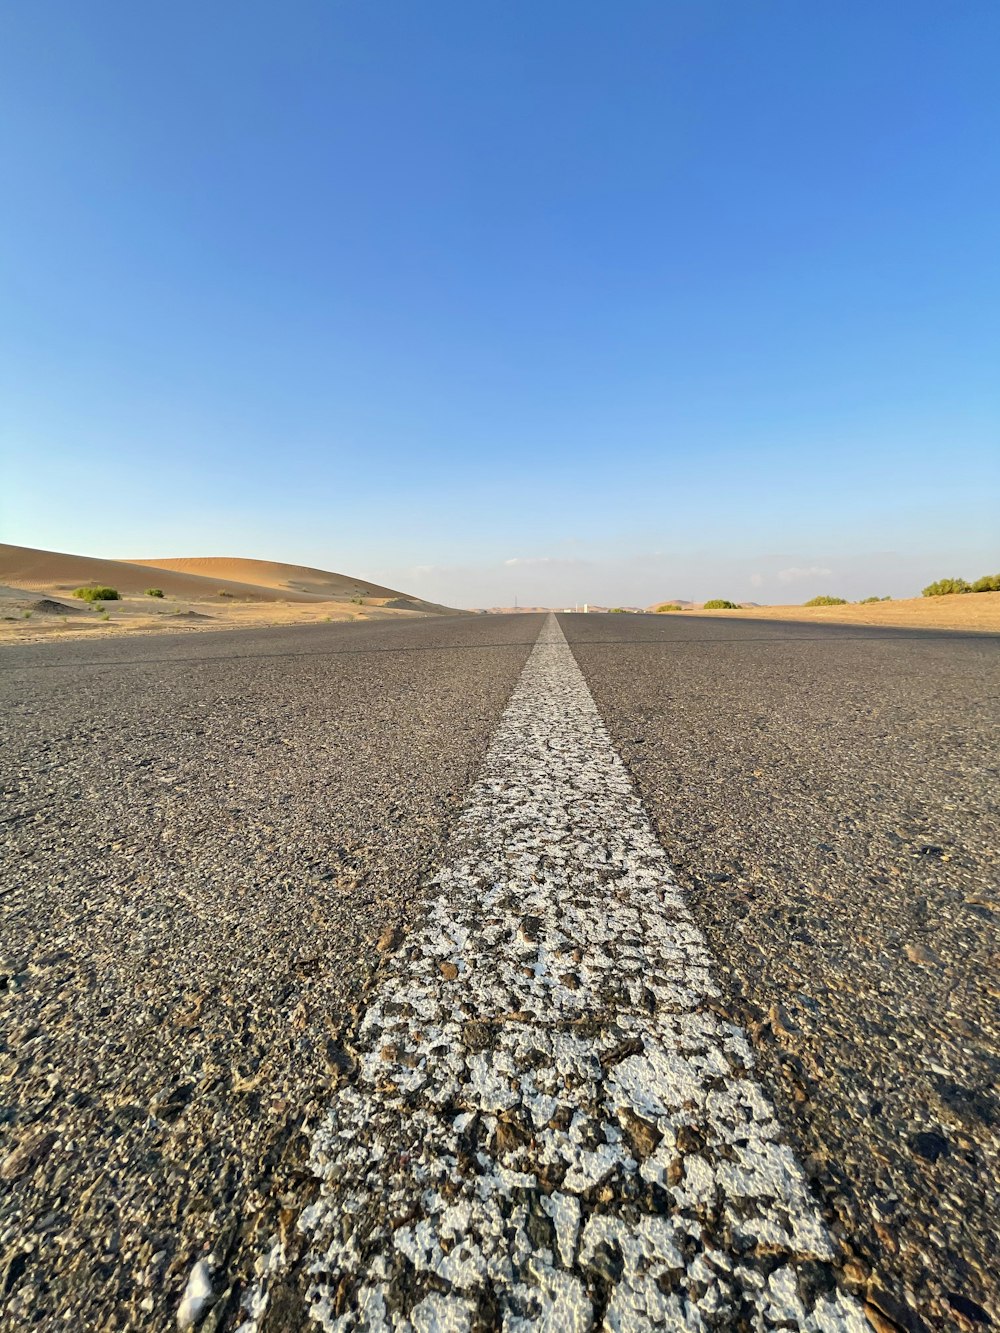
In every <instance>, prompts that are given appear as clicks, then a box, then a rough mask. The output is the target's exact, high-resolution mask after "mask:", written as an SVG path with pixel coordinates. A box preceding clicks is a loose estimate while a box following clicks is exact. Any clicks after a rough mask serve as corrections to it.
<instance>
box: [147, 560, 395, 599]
mask: <svg viewBox="0 0 1000 1333" xmlns="http://www.w3.org/2000/svg"><path fill="white" fill-rule="evenodd" d="M129 563H130V564H133V565H142V566H144V567H149V568H153V569H166V570H170V571H171V572H173V573H177V574H187V575H194V576H196V577H198V578H204V579H211V580H212V581H213V582H215V583H219V582H222V583H239V584H241V585H242V586H244V587H246V586H252V587H256V588H270V589H273V590H274V591H276V592H280V593H281V595H282V596H283V597H284V598H288V597H290V596H292V595H294V594H300V593H304V594H306V595H308V596H310V597H318V598H322V599H323V600H325V601H326V600H329V599H330V598H334V599H338V600H339V599H341V598H345V597H346V598H348V599H349V598H351V597H400V596H403V595H404V594H401V593H399V592H396V590H395V589H393V588H383V587H381V586H380V585H379V584H377V583H367V582H366V581H365V580H364V579H355V578H351V577H350V576H349V575H347V574H334V573H332V572H331V571H329V570H326V569H310V568H309V567H308V566H306V565H284V564H279V563H277V562H275V561H273V560H243V559H240V558H238V557H234V556H193V557H183V558H173V557H172V558H170V559H168V560H132V561H130V562H129Z"/></svg>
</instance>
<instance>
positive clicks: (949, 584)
mask: <svg viewBox="0 0 1000 1333" xmlns="http://www.w3.org/2000/svg"><path fill="white" fill-rule="evenodd" d="M971 591H972V588H971V586H970V585H969V584H968V583H966V581H965V579H938V581H937V582H936V583H928V585H927V587H926V588H924V590H923V596H924V597H947V596H949V595H950V594H951V593H956V592H971Z"/></svg>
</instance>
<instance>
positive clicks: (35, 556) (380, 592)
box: [0, 543, 454, 642]
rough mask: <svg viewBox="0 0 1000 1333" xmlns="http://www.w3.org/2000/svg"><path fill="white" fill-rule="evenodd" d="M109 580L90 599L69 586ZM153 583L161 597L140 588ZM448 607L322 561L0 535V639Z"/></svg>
mask: <svg viewBox="0 0 1000 1333" xmlns="http://www.w3.org/2000/svg"><path fill="white" fill-rule="evenodd" d="M87 585H99V586H107V587H111V588H115V589H116V590H117V591H118V592H119V594H120V595H121V600H120V601H110V602H106V603H104V604H103V606H94V605H91V604H90V603H88V602H85V601H81V600H79V599H77V598H75V597H74V596H73V591H74V589H76V588H80V587H86V586H87ZM148 588H158V589H159V590H160V591H161V592H162V593H163V597H162V598H159V597H149V596H147V595H146V590H147V589H148ZM446 614H454V611H453V609H452V608H450V607H443V606H437V605H435V604H434V603H431V602H424V601H421V600H420V599H419V598H416V597H408V596H407V595H406V594H405V593H401V592H397V591H396V590H395V589H393V588H384V587H382V586H381V585H379V584H375V583H369V582H367V580H365V579H355V578H351V577H350V576H349V575H346V574H337V573H333V572H332V571H330V570H323V569H311V568H308V567H306V566H302V565H287V564H279V563H275V562H272V561H268V560H243V559H238V558H230V557H205V558H178V559H169V560H165V561H163V562H162V563H161V562H158V561H155V560H103V559H99V558H94V557H91V556H81V555H70V554H67V553H64V552H60V551H42V550H36V549H34V548H32V547H28V546H9V545H4V544H2V543H0V641H10V640H16V641H18V642H25V641H31V640H37V639H43V638H45V639H47V638H51V637H60V638H65V637H76V636H79V635H89V634H93V633H99V634H102V635H106V634H121V633H133V632H136V631H145V632H156V631H161V632H162V631H165V630H174V631H176V630H178V629H192V630H194V629H206V630H207V629H236V628H251V627H257V626H264V625H289V624H309V623H315V622H320V621H333V620H381V619H385V618H388V617H397V618H398V617H410V616H424V615H446Z"/></svg>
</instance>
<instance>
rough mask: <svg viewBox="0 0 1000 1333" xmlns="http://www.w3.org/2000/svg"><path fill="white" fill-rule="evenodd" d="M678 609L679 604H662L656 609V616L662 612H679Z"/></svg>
mask: <svg viewBox="0 0 1000 1333" xmlns="http://www.w3.org/2000/svg"><path fill="white" fill-rule="evenodd" d="M680 609H681V608H680V603H679V602H662V603H661V604H660V605H659V606H658V607H657V608H656V614H657V615H660V614H661V613H662V612H664V611H679V610H680Z"/></svg>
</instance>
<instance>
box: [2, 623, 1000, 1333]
mask: <svg viewBox="0 0 1000 1333" xmlns="http://www.w3.org/2000/svg"><path fill="white" fill-rule="evenodd" d="M560 625H561V627H562V628H561V629H560V628H559V626H560ZM564 634H565V638H564V637H563V635H564ZM567 639H568V641H569V646H567V643H566V640H567ZM2 667H3V668H4V670H3V680H2V686H0V688H2V691H3V702H4V708H3V751H2V756H3V757H2V764H3V777H4V809H3V813H2V818H3V821H4V822H3V830H4V840H5V848H4V857H5V859H4V875H3V885H2V897H0V916H2V922H3V933H2V940H3V944H2V958H0V962H2V965H3V966H2V970H0V976H2V977H3V990H2V992H0V994H2V996H3V1003H4V1018H5V1022H4V1027H3V1032H4V1043H5V1047H4V1051H3V1066H2V1068H3V1079H4V1088H5V1095H4V1111H5V1119H4V1123H3V1130H2V1133H3V1139H2V1141H0V1173H2V1176H3V1183H4V1190H3V1192H2V1196H0V1292H2V1295H0V1300H2V1302H3V1303H2V1304H0V1326H2V1327H4V1328H8V1327H9V1328H11V1329H13V1328H20V1327H25V1326H33V1327H41V1328H46V1327H51V1328H56V1327H60V1328H65V1327H79V1328H149V1329H160V1328H168V1327H176V1321H177V1318H178V1312H179V1313H180V1318H181V1321H182V1322H185V1321H187V1320H188V1319H195V1320H197V1321H199V1322H200V1326H201V1327H203V1328H234V1327H237V1326H240V1325H242V1326H243V1327H244V1328H245V1329H247V1330H250V1329H256V1328H259V1329H263V1330H271V1331H272V1333H273V1330H277V1329H291V1328H297V1327H300V1326H302V1323H303V1321H304V1319H305V1317H306V1316H305V1313H304V1311H305V1309H306V1307H307V1306H308V1307H309V1308H311V1309H312V1310H313V1313H314V1315H315V1316H316V1317H317V1318H318V1319H320V1320H321V1322H324V1323H325V1324H326V1325H327V1326H328V1327H352V1326H357V1324H356V1315H357V1312H358V1311H362V1310H363V1311H366V1312H367V1317H368V1318H369V1320H370V1321H371V1322H372V1326H373V1327H375V1326H378V1320H379V1319H383V1320H386V1319H390V1320H392V1319H394V1320H395V1321H396V1323H397V1324H399V1323H400V1321H402V1320H404V1319H406V1320H409V1322H410V1326H412V1327H414V1328H419V1327H428V1328H431V1327H435V1328H447V1327H456V1328H457V1327H462V1326H463V1321H464V1323H465V1324H471V1326H473V1327H490V1326H493V1325H499V1324H500V1322H502V1321H503V1320H504V1319H506V1321H507V1324H508V1327H511V1328H513V1327H518V1326H521V1324H519V1323H518V1321H523V1326H539V1327H541V1326H544V1325H545V1321H546V1319H547V1318H548V1319H549V1320H550V1321H551V1322H550V1326H551V1327H556V1328H569V1327H580V1328H584V1327H588V1326H594V1325H600V1324H601V1323H602V1321H603V1322H604V1323H605V1324H606V1325H607V1326H608V1327H625V1328H627V1327H642V1326H644V1325H645V1326H659V1327H684V1328H687V1327H690V1328H697V1327H741V1326H746V1327H758V1326H760V1327H773V1326H777V1327H801V1328H807V1327H816V1328H826V1327H829V1328H854V1327H858V1326H860V1327H861V1328H864V1327H868V1326H870V1325H871V1324H874V1325H875V1326H876V1327H884V1328H893V1327H903V1328H914V1329H918V1328H921V1327H926V1328H935V1329H937V1328H940V1329H944V1328H953V1327H959V1328H962V1327H965V1328H972V1329H976V1328H987V1327H989V1326H990V1323H989V1321H990V1320H992V1321H993V1323H994V1324H995V1323H996V1322H997V1321H998V1320H1000V1306H998V1290H997V1280H996V1277H995V1276H994V1274H993V1258H992V1256H993V1255H994V1254H995V1249H996V1245H997V1238H996V1232H997V1224H998V1216H1000V1208H998V1204H997V1197H996V1189H995V1182H996V1178H997V1137H996V1136H997V1117H996V1111H997V1108H996V1101H995V1085H996V1075H997V1069H998V1045H997V1021H996V1013H997V1005H996V1000H997V998H998V992H997V975H996V963H997V951H998V941H997V930H996V927H997V921H998V919H1000V890H998V887H997V885H998V876H997V854H998V848H1000V819H998V814H997V803H996V792H997V790H998V789H1000V782H998V774H997V766H998V765H997V755H998V746H997V740H998V737H997V734H996V698H997V695H998V693H1000V691H998V677H1000V640H997V639H996V638H993V637H983V636H961V635H943V634H921V633H915V632H913V633H904V632H898V631H895V632H891V631H859V630H856V629H847V628H839V627H838V628H832V627H831V628H828V629H826V628H824V629H818V628H817V627H814V626H809V627H796V626H792V625H782V624H763V623H761V622H746V621H744V622H741V621H739V620H733V621H719V620H717V619H705V620H697V619H693V618H687V617H685V618H684V619H683V620H672V619H670V618H659V617H657V618H653V617H640V616H600V617H597V616H592V617H584V616H560V617H558V618H550V619H548V620H546V618H544V617H541V616H538V617H535V616H530V617H528V616H525V617H481V616H480V617H467V618H466V617H463V618H449V619H445V618H442V619H436V620H428V621H423V622H420V623H411V624H407V625H405V626H399V625H395V624H392V625H390V624H380V625H372V626H369V627H365V626H334V625H331V626H329V627H326V626H324V627H309V628H303V629H300V630H288V631H274V630H271V631H255V632H244V633H228V632H226V633H217V634H212V635H194V634H191V635H177V636H169V637H157V638H149V639H118V640H115V641H106V642H105V643H103V644H96V643H94V642H93V641H83V642H79V641H78V642H74V643H63V644H49V645H34V646H25V647H22V648H16V649H15V648H9V649H7V650H6V651H5V652H4V654H3V659H2ZM664 852H665V853H666V855H665V856H664ZM682 1094H683V1095H682ZM347 1218H350V1219H352V1221H351V1222H350V1223H347V1222H345V1219H347ZM699 1320H700V1321H701V1322H700V1323H699ZM858 1321H860V1324H859V1323H858Z"/></svg>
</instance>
